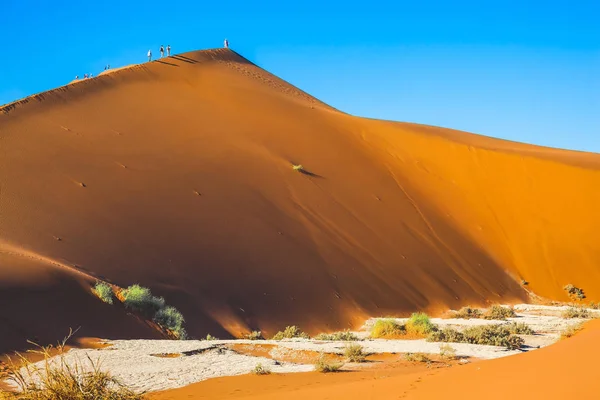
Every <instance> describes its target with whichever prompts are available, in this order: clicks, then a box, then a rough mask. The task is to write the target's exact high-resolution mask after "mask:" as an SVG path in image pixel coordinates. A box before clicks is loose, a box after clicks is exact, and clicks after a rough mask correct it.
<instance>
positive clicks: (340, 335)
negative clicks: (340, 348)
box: [315, 330, 360, 342]
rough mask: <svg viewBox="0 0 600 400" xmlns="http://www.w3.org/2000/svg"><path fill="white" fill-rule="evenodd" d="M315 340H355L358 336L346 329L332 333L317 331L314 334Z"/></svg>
mask: <svg viewBox="0 0 600 400" xmlns="http://www.w3.org/2000/svg"><path fill="white" fill-rule="evenodd" d="M315 339H316V340H330V341H336V342H355V341H357V340H360V339H359V338H358V336H356V335H355V334H354V333H352V332H350V331H348V330H346V331H342V332H334V333H319V334H318V335H317V336H315Z"/></svg>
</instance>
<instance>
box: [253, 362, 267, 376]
mask: <svg viewBox="0 0 600 400" xmlns="http://www.w3.org/2000/svg"><path fill="white" fill-rule="evenodd" d="M252 373H253V374H254V375H270V374H271V370H270V369H269V368H268V367H265V366H263V365H262V364H261V363H258V364H256V367H254V369H253V370H252Z"/></svg>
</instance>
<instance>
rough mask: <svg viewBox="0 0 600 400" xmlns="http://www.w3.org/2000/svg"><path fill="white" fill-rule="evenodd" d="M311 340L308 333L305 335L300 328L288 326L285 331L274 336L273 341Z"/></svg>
mask: <svg viewBox="0 0 600 400" xmlns="http://www.w3.org/2000/svg"><path fill="white" fill-rule="evenodd" d="M294 338H300V339H309V338H310V337H309V336H308V334H307V333H304V332H302V331H301V330H300V328H298V327H297V326H296V325H292V326H287V327H286V328H285V329H284V330H283V331H279V332H277V333H276V334H275V336H273V340H283V339H294Z"/></svg>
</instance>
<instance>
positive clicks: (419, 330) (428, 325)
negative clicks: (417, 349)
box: [405, 313, 437, 337]
mask: <svg viewBox="0 0 600 400" xmlns="http://www.w3.org/2000/svg"><path fill="white" fill-rule="evenodd" d="M405 328H406V332H407V333H409V334H413V335H417V336H423V337H424V336H427V335H428V334H430V333H431V332H433V331H436V330H437V326H435V325H434V324H433V323H432V322H431V320H430V319H429V316H428V315H427V314H425V313H413V314H412V315H411V316H410V318H409V319H408V321H407V322H406V325H405Z"/></svg>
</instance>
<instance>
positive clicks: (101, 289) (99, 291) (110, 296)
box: [92, 281, 115, 304]
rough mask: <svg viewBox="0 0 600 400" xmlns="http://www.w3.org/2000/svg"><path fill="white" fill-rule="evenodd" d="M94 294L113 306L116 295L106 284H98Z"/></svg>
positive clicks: (95, 286) (99, 282)
mask: <svg viewBox="0 0 600 400" xmlns="http://www.w3.org/2000/svg"><path fill="white" fill-rule="evenodd" d="M92 292H93V293H94V294H95V295H96V296H98V298H99V299H100V300H102V301H103V302H105V303H108V304H112V303H113V301H114V298H115V294H114V293H113V290H112V287H111V286H110V285H109V284H108V283H106V282H101V281H98V282H96V285H94V288H93V289H92Z"/></svg>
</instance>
